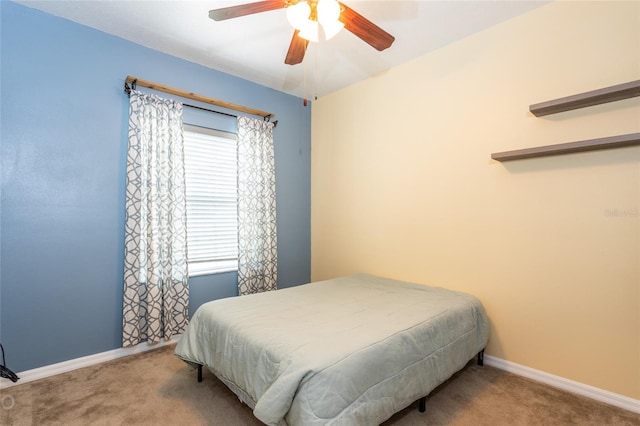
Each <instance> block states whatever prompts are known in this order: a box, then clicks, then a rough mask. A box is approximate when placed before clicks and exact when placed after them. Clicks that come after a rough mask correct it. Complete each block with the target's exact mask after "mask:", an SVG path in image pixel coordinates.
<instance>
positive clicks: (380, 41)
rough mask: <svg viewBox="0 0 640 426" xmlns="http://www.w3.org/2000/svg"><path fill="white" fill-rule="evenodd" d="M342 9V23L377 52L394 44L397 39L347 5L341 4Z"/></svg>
mask: <svg viewBox="0 0 640 426" xmlns="http://www.w3.org/2000/svg"><path fill="white" fill-rule="evenodd" d="M340 7H341V8H342V13H341V14H340V22H342V23H343V24H344V27H345V28H346V29H347V30H349V31H351V32H352V33H353V34H355V35H356V36H358V37H359V38H360V39H362V41H364V42H365V43H368V44H369V45H371V46H372V47H374V48H375V49H377V50H384V49H386V48H388V47H389V46H391V45H392V44H393V42H394V40H395V39H396V38H395V37H394V36H392V35H391V34H389V33H388V32H386V31H385V30H383V29H382V28H380V27H379V26H377V25H376V24H374V23H373V22H371V21H369V20H368V19H367V18H365V17H364V16H362V15H360V14H359V13H358V12H356V11H355V10H353V9H351V8H350V7H348V6H346V5H345V4H343V3H340Z"/></svg>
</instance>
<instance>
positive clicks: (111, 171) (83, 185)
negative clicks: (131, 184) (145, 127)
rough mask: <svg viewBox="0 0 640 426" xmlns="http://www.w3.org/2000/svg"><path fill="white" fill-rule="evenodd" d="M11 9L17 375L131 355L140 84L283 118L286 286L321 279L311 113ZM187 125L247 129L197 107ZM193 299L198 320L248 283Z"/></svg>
mask: <svg viewBox="0 0 640 426" xmlns="http://www.w3.org/2000/svg"><path fill="white" fill-rule="evenodd" d="M0 8H1V9H0V15H1V31H2V33H1V35H2V40H1V51H0V52H1V65H2V68H1V69H2V76H1V86H0V88H1V95H2V96H1V107H0V108H1V109H0V112H1V117H0V118H1V143H2V145H1V154H2V163H1V165H2V169H1V172H2V193H1V196H2V201H1V213H0V220H1V228H0V239H1V246H0V248H1V253H0V255H1V257H0V265H1V269H0V279H1V281H0V294H1V299H0V340H1V341H2V344H3V345H4V347H5V351H6V352H7V360H8V364H9V367H10V368H12V369H13V370H14V371H24V370H27V369H32V368H36V367H40V366H43V365H48V364H52V363H56V362H61V361H64V360H69V359H73V358H78V357H81V356H85V355H90V354H95V353H100V352H104V351H107V350H111V349H114V348H118V347H120V346H121V343H120V341H121V331H122V270H123V241H124V237H123V232H124V184H125V167H126V164H125V161H126V147H127V140H126V134H127V129H126V127H127V114H128V98H127V97H126V95H125V94H124V93H123V84H124V78H125V77H126V76H127V75H133V76H137V77H140V78H143V79H146V80H151V81H156V82H159V83H163V84H166V85H169V86H173V87H178V88H181V89H185V90H189V91H193V92H196V93H200V94H203V95H208V96H211V97H214V98H218V99H223V100H225V101H228V102H233V103H236V104H241V105H247V106H251V107H253V108H258V109H261V110H264V111H270V112H273V113H275V114H276V119H277V120H278V121H279V124H278V126H277V128H276V129H275V156H276V190H277V209H278V210H277V214H278V230H279V234H278V257H279V260H278V268H279V279H278V285H279V287H289V286H293V285H297V284H301V283H305V282H308V281H309V279H310V214H311V213H310V212H311V205H310V204H311V198H310V188H311V183H310V179H311V177H310V167H311V165H310V150H311V136H310V129H311V112H310V108H308V107H307V108H305V107H303V105H302V100H301V99H299V98H296V97H293V96H290V95H287V94H284V93H281V92H278V91H275V90H272V89H269V88H266V87H264V86H260V85H257V84H254V83H251V82H248V81H246V80H242V79H239V78H236V77H233V76H230V75H227V74H224V73H221V72H218V71H215V70H212V69H209V68H205V67H202V66H200V65H197V64H194V63H191V62H187V61H184V60H181V59H178V58H175V57H172V56H169V55H165V54H162V53H159V52H157V51H154V50H151V49H147V48H145V47H142V46H139V45H136V44H133V43H130V42H128V41H125V40H122V39H120V38H117V37H113V36H110V35H107V34H105V33H102V32H99V31H96V30H93V29H90V28H87V27H84V26H81V25H78V24H75V23H72V22H70V21H67V20H64V19H60V18H57V17H54V16H51V15H47V14H44V13H41V12H39V11H36V10H33V9H29V8H26V7H24V6H21V5H17V4H15V3H10V2H6V1H0ZM160 95H163V94H160ZM190 103H194V102H190ZM185 120H186V121H191V122H193V123H195V124H200V125H207V124H208V125H210V126H212V127H218V128H226V129H227V130H228V128H229V127H231V128H233V126H234V122H233V121H229V119H225V118H222V116H218V115H216V114H210V113H201V112H195V111H193V110H189V109H186V110H185ZM190 290H191V303H190V309H191V312H193V311H194V310H195V309H196V308H197V307H198V306H200V305H201V304H202V303H204V302H206V301H209V300H213V299H217V298H221V297H227V296H233V295H236V294H237V289H236V274H235V273H226V274H219V275H213V276H203V277H195V278H192V279H191V280H190Z"/></svg>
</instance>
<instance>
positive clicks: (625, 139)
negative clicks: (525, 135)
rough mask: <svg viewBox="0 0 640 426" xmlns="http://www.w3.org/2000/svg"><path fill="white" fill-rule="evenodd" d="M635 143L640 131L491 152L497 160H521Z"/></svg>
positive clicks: (638, 141) (636, 143)
mask: <svg viewBox="0 0 640 426" xmlns="http://www.w3.org/2000/svg"><path fill="white" fill-rule="evenodd" d="M633 145H640V133H630V134H628V135H619V136H609V137H606V138H598V139H589V140H584V141H578V142H569V143H560V144H557V145H547V146H539V147H535V148H525V149H517V150H515V151H504V152H494V153H493V154H491V158H492V159H494V160H497V161H510V160H521V159H523V158H532V157H546V156H549V155H560V154H569V153H573V152H585V151H596V150H599V149H609V148H621V147H625V146H633Z"/></svg>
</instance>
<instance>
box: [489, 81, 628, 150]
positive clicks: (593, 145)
mask: <svg viewBox="0 0 640 426" xmlns="http://www.w3.org/2000/svg"><path fill="white" fill-rule="evenodd" d="M636 96H640V80H635V81H630V82H628V83H623V84H617V85H615V86H609V87H605V88H602V89H598V90H592V91H590V92H585V93H580V94H577V95H572V96H566V97H564V98H558V99H554V100H552V101H547V102H541V103H538V104H533V105H529V111H531V112H532V113H533V115H535V116H536V117H542V116H545V115H549V114H557V113H559V112H564V111H570V110H573V109H578V108H585V107H589V106H592V105H599V104H604V103H607V102H615V101H620V100H622V99H628V98H633V97H636ZM633 145H640V133H630V134H627V135H618V136H609V137H605V138H598V139H588V140H584V141H577V142H568V143H561V144H556V145H546V146H538V147H534V148H525V149H517V150H514V151H504V152H494V153H493V154H491V158H492V159H494V160H496V161H511V160H521V159H523V158H533V157H546V156H549V155H560V154H570V153H572V152H585V151H596V150H600V149H610V148H620V147H625V146H633Z"/></svg>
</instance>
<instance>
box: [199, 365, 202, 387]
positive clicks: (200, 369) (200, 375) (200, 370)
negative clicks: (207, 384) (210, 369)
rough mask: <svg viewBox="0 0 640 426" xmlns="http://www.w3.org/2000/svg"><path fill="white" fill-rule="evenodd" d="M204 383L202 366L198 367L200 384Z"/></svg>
mask: <svg viewBox="0 0 640 426" xmlns="http://www.w3.org/2000/svg"><path fill="white" fill-rule="evenodd" d="M201 381H202V365H199V366H198V383H200V382H201Z"/></svg>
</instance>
